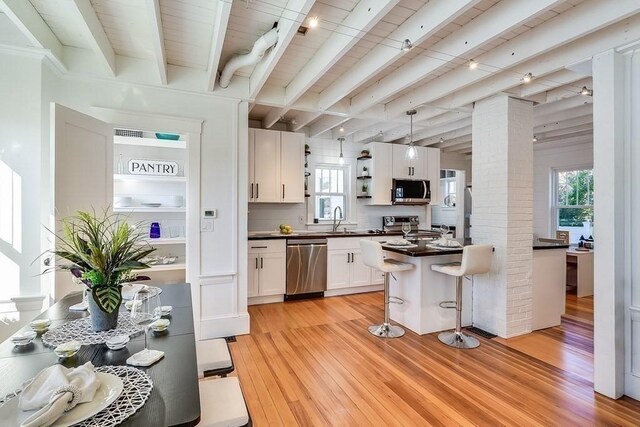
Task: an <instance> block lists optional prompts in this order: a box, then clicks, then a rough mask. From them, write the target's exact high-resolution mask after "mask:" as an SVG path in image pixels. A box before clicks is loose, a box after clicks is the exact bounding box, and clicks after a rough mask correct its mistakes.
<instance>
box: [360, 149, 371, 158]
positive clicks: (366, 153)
mask: <svg viewBox="0 0 640 427" xmlns="http://www.w3.org/2000/svg"><path fill="white" fill-rule="evenodd" d="M360 155H361V156H362V157H367V156H368V155H369V150H367V149H366V148H365V149H363V150H361V151H360Z"/></svg>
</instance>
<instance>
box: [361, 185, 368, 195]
mask: <svg viewBox="0 0 640 427" xmlns="http://www.w3.org/2000/svg"><path fill="white" fill-rule="evenodd" d="M368 192H369V186H368V185H367V184H362V195H363V196H366V195H367V193H368Z"/></svg>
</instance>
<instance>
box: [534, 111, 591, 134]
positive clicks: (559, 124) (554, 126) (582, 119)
mask: <svg viewBox="0 0 640 427" xmlns="http://www.w3.org/2000/svg"><path fill="white" fill-rule="evenodd" d="M592 123H593V114H585V115H582V116H577V117H573V118H570V119H565V120H559V121H556V122H553V123H545V124H542V125H539V126H536V127H535V128H534V129H533V131H534V134H535V133H537V132H540V133H543V132H550V131H554V130H560V129H564V128H567V127H572V126H582V125H587V124H592Z"/></svg>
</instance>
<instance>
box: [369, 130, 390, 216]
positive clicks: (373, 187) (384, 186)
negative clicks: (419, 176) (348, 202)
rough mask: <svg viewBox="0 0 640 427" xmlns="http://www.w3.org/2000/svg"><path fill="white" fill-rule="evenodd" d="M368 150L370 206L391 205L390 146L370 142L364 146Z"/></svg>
mask: <svg viewBox="0 0 640 427" xmlns="http://www.w3.org/2000/svg"><path fill="white" fill-rule="evenodd" d="M365 148H366V149H367V150H369V154H370V155H371V159H370V160H368V162H369V170H370V171H369V174H370V175H371V179H370V180H369V195H370V196H371V199H366V200H369V201H370V204H372V205H387V206H388V205H391V185H392V178H393V176H392V157H393V156H392V151H393V148H392V145H391V144H385V143H382V142H372V143H370V144H367V145H366V146H365Z"/></svg>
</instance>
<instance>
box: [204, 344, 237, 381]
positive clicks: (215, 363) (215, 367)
mask: <svg viewBox="0 0 640 427" xmlns="http://www.w3.org/2000/svg"><path fill="white" fill-rule="evenodd" d="M196 358H197V359H198V378H203V377H209V376H213V375H218V376H222V377H225V376H227V374H229V373H231V372H233V369H234V368H233V360H232V359H231V353H229V346H228V344H227V341H226V340H225V339H224V338H216V339H213V340H205V341H197V342H196Z"/></svg>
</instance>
